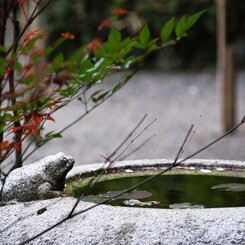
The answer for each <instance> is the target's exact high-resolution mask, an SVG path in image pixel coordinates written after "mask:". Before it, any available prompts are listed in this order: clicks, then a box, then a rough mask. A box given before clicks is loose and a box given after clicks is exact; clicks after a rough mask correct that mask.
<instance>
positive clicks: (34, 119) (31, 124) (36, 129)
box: [11, 113, 55, 136]
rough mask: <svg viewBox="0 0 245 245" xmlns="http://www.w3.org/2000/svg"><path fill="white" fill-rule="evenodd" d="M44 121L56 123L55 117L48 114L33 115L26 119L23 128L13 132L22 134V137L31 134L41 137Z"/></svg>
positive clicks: (14, 129)
mask: <svg viewBox="0 0 245 245" xmlns="http://www.w3.org/2000/svg"><path fill="white" fill-rule="evenodd" d="M43 120H50V121H53V122H54V121H55V120H54V118H53V117H51V116H50V115H49V114H46V113H32V114H30V115H27V116H26V117H25V122H24V125H23V126H20V127H14V128H11V132H13V133H16V132H18V131H19V132H21V134H22V135H28V134H30V133H32V134H35V135H37V136H40V126H41V123H42V122H43Z"/></svg>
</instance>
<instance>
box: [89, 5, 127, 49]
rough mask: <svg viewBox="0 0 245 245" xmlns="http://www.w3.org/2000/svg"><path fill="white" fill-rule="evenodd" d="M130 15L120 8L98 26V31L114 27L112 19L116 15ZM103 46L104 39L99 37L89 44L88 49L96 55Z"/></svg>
mask: <svg viewBox="0 0 245 245" xmlns="http://www.w3.org/2000/svg"><path fill="white" fill-rule="evenodd" d="M126 14H128V10H126V9H123V8H118V9H115V10H113V11H112V12H111V13H110V14H109V16H108V17H107V18H105V19H104V20H103V21H102V22H101V23H100V25H99V26H98V30H101V29H102V28H104V27H112V25H113V21H114V20H113V19H112V17H113V16H115V15H126ZM102 44H103V42H102V39H101V38H99V37H95V38H94V39H93V40H92V41H91V42H90V43H88V44H87V49H88V50H91V51H93V52H94V53H95V52H96V50H97V49H98V48H99V47H100V46H101V45H102Z"/></svg>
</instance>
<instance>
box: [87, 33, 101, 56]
mask: <svg viewBox="0 0 245 245" xmlns="http://www.w3.org/2000/svg"><path fill="white" fill-rule="evenodd" d="M102 44H103V42H102V39H101V38H99V37H95V38H94V39H93V40H92V41H91V42H89V43H88V44H87V49H88V50H91V51H93V52H94V53H95V52H96V50H97V49H98V48H99V47H100V46H101V45H102Z"/></svg>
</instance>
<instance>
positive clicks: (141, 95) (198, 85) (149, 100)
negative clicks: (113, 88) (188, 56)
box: [27, 71, 245, 165]
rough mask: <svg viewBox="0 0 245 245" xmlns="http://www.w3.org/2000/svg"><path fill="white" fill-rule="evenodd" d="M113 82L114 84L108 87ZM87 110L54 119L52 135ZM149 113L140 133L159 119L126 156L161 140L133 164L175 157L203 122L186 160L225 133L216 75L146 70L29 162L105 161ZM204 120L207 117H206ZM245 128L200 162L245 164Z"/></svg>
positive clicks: (243, 101)
mask: <svg viewBox="0 0 245 245" xmlns="http://www.w3.org/2000/svg"><path fill="white" fill-rule="evenodd" d="M244 78H245V72H240V73H239V74H238V77H237V122H238V121H240V120H241V119H242V118H243V116H244V115H245V110H244V105H245V96H244V94H245V81H244ZM110 83H111V81H108V83H107V85H108V84H110ZM82 110H83V107H82V106H81V103H80V102H79V101H76V102H74V103H73V104H71V105H70V106H69V107H67V108H66V109H64V110H63V111H62V110H61V111H59V112H58V113H56V114H55V115H54V118H55V119H56V122H55V123H53V122H52V123H50V124H49V125H48V129H49V130H53V129H55V128H58V129H61V128H63V126H64V125H66V124H67V123H69V122H72V121H73V120H74V119H75V118H77V117H78V115H79V114H80V112H81V111H82ZM145 114H148V116H147V118H146V120H145V121H144V123H143V124H142V125H141V128H140V129H139V130H138V132H140V131H141V130H142V129H143V128H144V127H145V126H146V125H148V124H149V123H150V122H151V121H153V120H154V119H155V118H156V122H155V123H154V124H152V126H151V127H149V128H148V129H147V130H146V131H145V132H144V133H143V134H142V135H141V136H140V137H139V138H138V139H137V140H136V141H134V143H133V144H132V145H131V147H130V149H128V150H127V152H126V153H129V152H130V151H131V150H132V149H133V148H136V147H137V146H138V145H140V144H141V143H142V142H144V141H145V140H146V139H147V138H149V137H151V136H153V135H154V136H155V137H153V138H152V139H151V141H150V142H148V143H147V144H146V145H145V146H143V147H142V148H141V149H140V150H139V151H137V152H136V153H134V154H132V155H131V156H130V157H129V158H128V159H144V158H170V159H173V158H175V155H176V153H177V151H178V149H179V147H180V145H181V143H182V141H183V139H184V137H185V135H186V133H187V131H188V129H189V127H190V125H191V124H193V123H194V124H196V123H197V122H198V121H199V119H200V121H199V124H198V128H197V130H196V133H195V134H194V136H193V138H192V140H191V143H190V144H189V145H188V146H187V148H186V150H185V152H184V155H183V157H184V156H187V155H189V154H190V153H193V152H195V151H196V150H198V149H200V148H201V147H203V146H204V145H206V144H207V143H209V142H210V141H211V140H213V139H215V138H216V137H218V136H219V135H221V133H222V127H221V123H220V121H221V120H220V105H219V92H218V86H217V83H216V79H215V73H214V72H201V73H200V72H196V73H162V72H159V71H143V72H140V73H138V74H137V75H135V77H134V78H133V79H132V80H131V81H130V82H129V83H128V84H127V85H126V86H125V87H124V88H123V89H122V90H121V91H119V92H118V93H117V94H116V95H115V96H114V97H112V98H110V99H109V100H108V101H106V102H105V103H104V104H103V105H101V106H100V107H99V108H97V109H96V110H95V111H93V112H92V113H91V114H89V115H87V116H86V117H85V118H84V119H83V120H82V121H80V122H78V123H77V124H76V125H75V126H74V127H72V128H70V129H68V130H67V131H66V132H65V133H64V134H63V139H57V140H53V141H52V142H50V143H49V144H47V145H45V146H44V147H42V148H41V149H40V150H39V151H37V152H36V153H35V154H33V155H32V157H31V158H29V159H28V161H27V162H33V161H35V160H37V159H39V158H41V157H44V156H46V155H49V154H55V153H57V152H60V151H62V152H65V153H66V154H68V155H71V156H72V157H74V158H75V160H76V164H77V165H81V164H89V163H95V162H102V161H103V159H102V157H101V155H104V156H107V155H109V154H110V153H112V152H113V150H114V149H115V147H116V146H117V145H118V144H120V142H121V141H122V140H123V139H124V138H125V137H126V136H127V135H128V134H129V132H130V131H131V130H132V129H133V128H134V126H135V125H136V124H137V123H138V122H139V121H140V119H141V118H142V117H143V116H144V115H145ZM200 115H201V118H200ZM244 146H245V127H244V125H243V126H242V127H240V128H239V130H238V131H237V132H236V133H234V134H232V135H230V136H228V137H226V138H225V139H223V140H222V141H220V142H219V143H217V144H216V145H215V146H213V147H211V148H209V149H208V150H206V151H205V152H204V153H201V154H199V155H197V156H195V158H204V159H211V158H212V159H214V158H216V159H228V160H229V159H233V160H245V150H244Z"/></svg>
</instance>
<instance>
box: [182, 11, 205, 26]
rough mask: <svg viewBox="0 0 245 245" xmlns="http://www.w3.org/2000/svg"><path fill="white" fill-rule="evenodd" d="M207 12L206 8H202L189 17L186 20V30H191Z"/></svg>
mask: <svg viewBox="0 0 245 245" xmlns="http://www.w3.org/2000/svg"><path fill="white" fill-rule="evenodd" d="M205 12H206V10H202V11H199V12H197V13H195V14H193V15H191V16H190V17H188V18H187V21H186V30H189V29H190V28H191V27H192V26H193V25H194V24H195V23H196V22H197V20H198V19H199V18H200V17H201V16H202V15H203V14H204V13H205Z"/></svg>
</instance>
